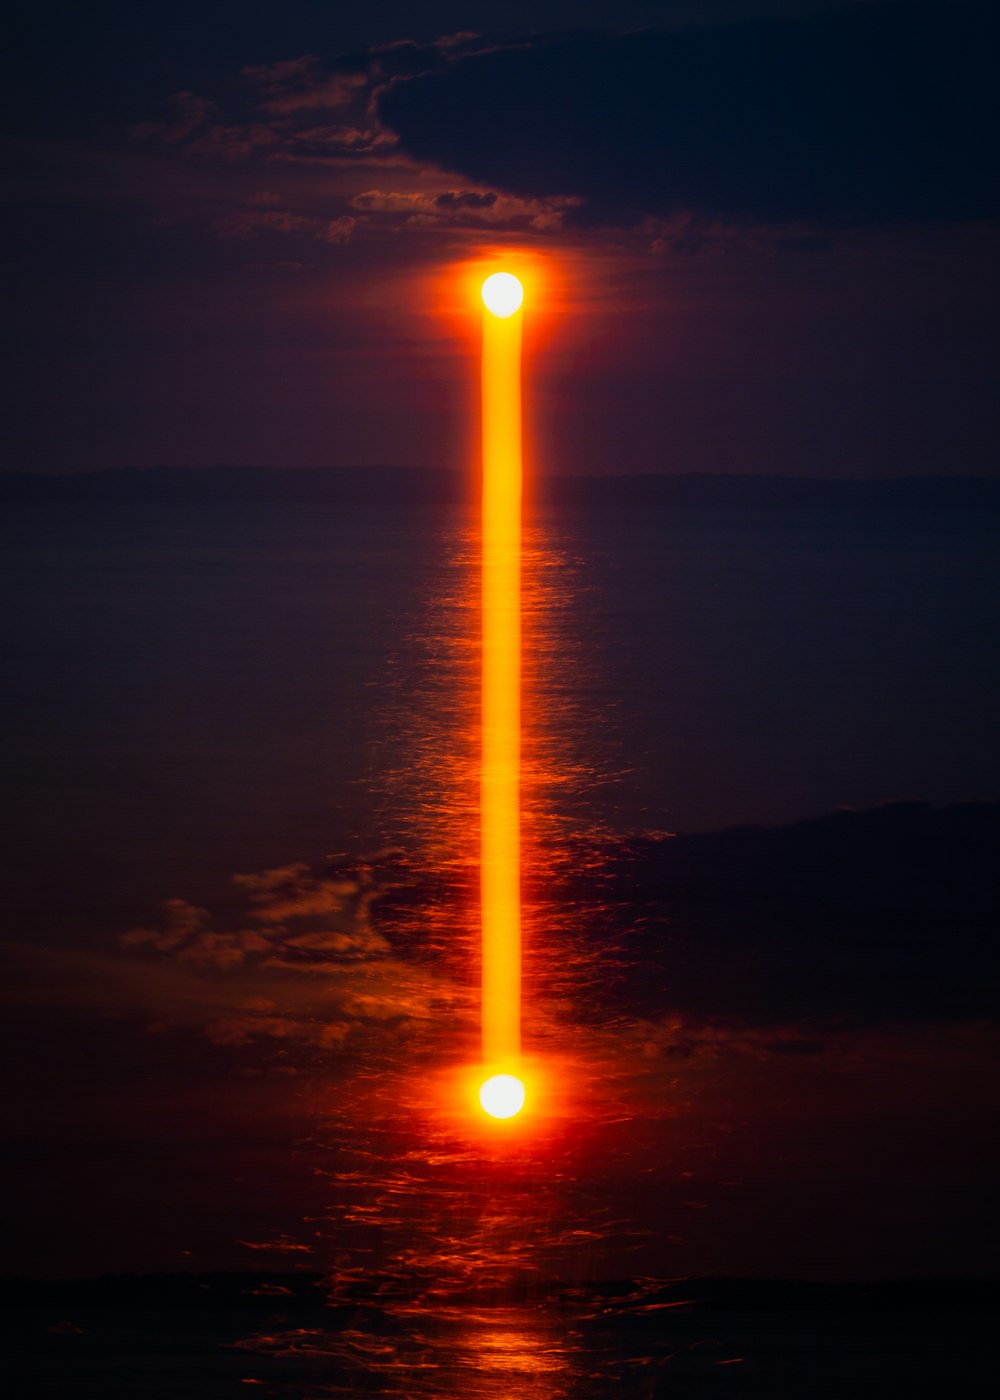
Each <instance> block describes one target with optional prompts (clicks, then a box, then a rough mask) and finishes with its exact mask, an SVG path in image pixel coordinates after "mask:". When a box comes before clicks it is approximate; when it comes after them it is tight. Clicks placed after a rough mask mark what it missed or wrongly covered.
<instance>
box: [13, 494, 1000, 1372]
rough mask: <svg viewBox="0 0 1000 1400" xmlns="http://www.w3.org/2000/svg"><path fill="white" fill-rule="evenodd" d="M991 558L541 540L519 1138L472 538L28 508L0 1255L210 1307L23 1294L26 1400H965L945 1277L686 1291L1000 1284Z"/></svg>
mask: <svg viewBox="0 0 1000 1400" xmlns="http://www.w3.org/2000/svg"><path fill="white" fill-rule="evenodd" d="M998 524H1000V522H998V519H997V518H996V517H995V516H994V515H992V514H989V513H984V514H979V515H976V514H969V513H965V512H961V511H958V510H954V511H945V512H937V513H935V512H930V511H909V512H900V511H894V512H890V511H887V510H881V511H859V510H854V509H848V508H845V509H837V510H830V511H827V512H818V511H815V510H811V511H806V510H799V509H792V508H782V509H772V510H768V511H754V510H734V511H711V512H709V511H705V510H694V509H687V510H685V511H681V512H677V513H676V514H674V515H672V516H656V515H655V514H653V515H651V514H649V513H645V514H643V513H640V512H633V513H628V512H621V513H619V514H617V515H614V516H609V515H607V514H606V513H605V514H602V513H600V512H589V513H588V512H585V511H580V510H577V511H576V512H575V513H570V514H567V515H565V516H563V517H561V518H558V519H556V518H554V517H546V518H543V519H540V520H536V521H534V522H533V523H532V524H531V526H530V528H529V530H528V532H527V538H526V552H525V591H524V605H525V617H526V688H525V725H526V727H525V771H524V817H525V833H524V836H525V845H524V902H525V930H526V954H525V977H526V998H525V1037H526V1047H527V1051H528V1057H529V1067H530V1068H531V1071H532V1076H533V1078H532V1080H531V1088H532V1092H533V1099H532V1107H531V1111H529V1112H526V1114H525V1115H524V1118H523V1121H522V1120H518V1121H517V1123H516V1124H515V1125H514V1126H513V1127H511V1128H508V1129H500V1130H499V1131H498V1130H497V1129H495V1128H492V1127H487V1126H486V1125H484V1124H483V1123H482V1122H481V1121H480V1119H479V1118H477V1117H476V1115H475V1114H474V1113H473V1112H471V1111H470V1107H469V1103H470V1098H469V1096H470V1093H471V1092H472V1088H474V1084H473V1081H472V1079H471V1078H470V1076H471V1075H473V1073H474V1066H475V1060H476V1056H477V1053H478V1052H477V1033H478V1030H477V1027H478V1022H477V1015H478V1008H477V1000H476V978H477V975H478V969H477V965H476V956H477V952H476V944H477V926H476V908H475V880H476V797H477V786H476V781H477V774H476V720H477V711H476V685H477V652H476V635H477V631H476V629H477V593H476V557H477V545H476V535H475V531H474V529H473V528H472V527H471V525H470V522H469V521H468V520H467V519H465V518H463V517H462V516H461V515H460V514H457V513H454V512H445V511H443V510H436V509H431V508H420V509H416V510H413V509H410V510H406V511H404V510H402V509H396V508H394V507H393V506H392V503H388V504H387V506H386V508H385V509H382V510H376V509H375V508H373V507H367V506H365V507H362V506H351V507H343V508H340V507H329V506H303V505H294V506H293V505H288V506H273V505H269V506H253V505H237V504H222V503H214V504H200V505H197V506H190V505H188V506H182V505H171V506H161V505H148V504H147V505H139V504H135V505H128V504H117V505H110V504H88V505H84V504H79V503H65V504H62V505H59V504H56V503H47V504H44V505H43V504H32V503H22V504H20V505H17V506H15V507H14V508H12V509H11V510H10V511H9V513H8V514H7V516H6V518H5V520H4V522H3V524H2V527H0V530H2V538H3V544H4V549H3V568H4V574H3V580H4V591H5V595H6V596H5V609H4V616H5V619H6V620H5V622H4V631H3V652H4V657H5V662H6V666H5V674H6V677H7V679H6V681H5V684H4V690H3V697H2V714H3V729H4V733H5V735H6V738H5V742H4V750H3V764H4V778H5V791H6V794H7V796H6V815H7V817H8V819H9V831H8V834H7V835H6V837H5V846H6V853H7V855H8V857H9V862H8V863H9V870H8V873H7V875H6V877H5V898H4V904H5V914H6V920H5V921H6V929H5V933H4V936H3V938H4V941H3V957H4V963H5V979H4V980H5V986H6V988H7V991H6V992H5V998H6V1002H7V1005H6V1006H5V1019H4V1037H5V1041H4V1052H3V1053H4V1054H5V1056H6V1059H7V1063H8V1064H11V1065H16V1066H17V1073H16V1075H12V1076H11V1081H12V1082H11V1084H10V1090H11V1094H10V1100H11V1103H10V1108H9V1110H8V1122H9V1123H10V1124H11V1127H12V1133H11V1145H10V1151H9V1154H8V1164H9V1165H10V1167H11V1168H12V1173H13V1174H12V1185H11V1187H10V1188H9V1189H8V1200H9V1201H14V1202H16V1209H14V1210H13V1211H12V1213H11V1217H12V1218H11V1221H10V1225H9V1228H8V1231H7V1241H6V1244H7V1251H8V1262H6V1263H5V1264H3V1265H2V1266H0V1269H2V1271H3V1272H4V1273H6V1274H7V1275H19V1276H21V1277H22V1278H32V1277H44V1278H49V1279H53V1278H55V1279H58V1278H66V1277H77V1278H93V1277H94V1276H97V1275H102V1274H122V1273H134V1274H143V1275H145V1274H150V1273H159V1272H164V1273H166V1274H168V1275H172V1276H173V1275H178V1274H182V1275H185V1276H187V1275H190V1276H191V1277H192V1278H194V1279H201V1280H202V1282H201V1283H197V1282H196V1283H193V1284H192V1285H191V1287H193V1288H201V1289H202V1291H203V1292H204V1293H205V1296H206V1298H207V1299H208V1300H209V1301H208V1302H207V1303H206V1306H205V1307H204V1308H199V1306H197V1305H196V1304H193V1303H192V1302H191V1298H190V1297H185V1298H183V1299H181V1300H180V1301H178V1299H176V1298H172V1299H168V1300H167V1301H164V1298H163V1296H161V1294H160V1293H157V1291H156V1288H152V1291H149V1288H147V1292H146V1293H145V1294H143V1293H142V1289H139V1291H138V1293H137V1294H136V1301H134V1303H133V1304H132V1305H131V1307H130V1306H129V1305H128V1302H127V1300H123V1297H122V1294H121V1291H120V1290H121V1287H122V1285H115V1287H116V1288H117V1289H118V1290H119V1291H118V1292H115V1291H114V1289H112V1293H111V1295H109V1296H106V1297H103V1298H102V1297H99V1296H97V1295H94V1294H92V1293H87V1291H86V1289H85V1288H84V1289H83V1291H82V1292H78V1293H76V1294H73V1293H72V1292H71V1293H69V1294H67V1295H65V1297H62V1296H61V1295H46V1296H45V1297H41V1298H40V1297H36V1296H35V1295H31V1296H30V1297H29V1294H30V1290H28V1289H27V1286H25V1291H24V1292H23V1294H21V1295H19V1294H18V1289H17V1287H16V1286H15V1288H14V1290H13V1298H14V1301H15V1303H16V1302H17V1299H18V1297H19V1296H20V1297H21V1298H22V1302H23V1303H24V1308H23V1310H22V1311H21V1313H20V1316H22V1318H23V1319H24V1322H23V1325H21V1326H19V1325H18V1324H17V1323H16V1322H15V1324H14V1330H15V1333H16V1334H17V1337H18V1338H20V1342H21V1344H22V1345H25V1344H26V1346H27V1361H24V1362H23V1363H22V1365H21V1369H20V1371H19V1375H20V1377H21V1379H20V1381H19V1385H20V1386H21V1387H22V1390H23V1393H24V1394H25V1395H28V1394H49V1393H52V1394H64V1393H65V1394H69V1393H78V1394H85V1395H90V1394H93V1395H98V1394H100V1395H107V1396H118V1395H122V1396H124V1395H137V1396H145V1395H149V1396H160V1395H163V1396H167V1395H174V1394H178V1395H179V1394H182V1393H183V1394H186V1395H191V1396H201V1395H205V1396H209V1395H219V1396H223V1395H229V1394H231V1393H232V1394H236V1393H239V1394H243V1393H254V1388H257V1389H259V1390H260V1391H261V1393H265V1394H278V1395H285V1394H287V1395H307V1396H320V1395H327V1394H329V1395H335V1394H381V1395H400V1396H414V1397H417V1396H425V1395H426V1396H440V1397H451V1396H454V1397H459V1396H483V1397H497V1398H498V1400H499V1397H504V1398H505V1400H506V1397H511V1400H514V1397H518V1396H522V1395H523V1396H538V1397H546V1400H547V1397H553V1400H554V1397H562V1396H567V1397H569V1396H580V1397H589V1396H602V1395H605V1394H607V1395H611V1394H615V1395H634V1396H661V1395H663V1396H667V1395H688V1394H690V1395H694V1394H699V1395H707V1396H715V1395H730V1394H731V1395H734V1396H735V1395H753V1396H757V1395H761V1396H763V1395H771V1396H786V1395H787V1396H789V1397H791V1396H800V1395H806V1394H809V1395H820V1396H826V1395H829V1396H831V1397H833V1396H840V1395H844V1394H848V1393H850V1394H875V1393H876V1392H877V1393H880V1394H882V1393H885V1392H886V1391H892V1390H893V1388H894V1387H895V1388H896V1389H898V1390H899V1391H900V1393H907V1394H918V1393H935V1394H937V1393H941V1390H942V1388H944V1389H947V1384H946V1383H947V1379H948V1377H949V1376H950V1377H952V1378H954V1377H956V1376H963V1375H964V1376H966V1377H971V1376H972V1375H973V1374H978V1368H979V1367H980V1364H981V1363H982V1361H983V1354H982V1351H981V1349H980V1343H979V1340H978V1339H980V1338H981V1336H982V1319H983V1317H984V1316H985V1314H984V1313H982V1308H983V1307H984V1301H983V1298H982V1296H981V1295H980V1294H978V1293H976V1294H974V1296H971V1295H968V1294H962V1292H961V1290H960V1289H959V1288H958V1285H957V1284H954V1285H942V1287H943V1288H944V1292H943V1293H941V1292H939V1293H936V1294H933V1295H932V1296H930V1300H928V1296H925V1295H920V1296H919V1297H917V1298H914V1297H911V1296H909V1295H899V1294H891V1295H887V1296H885V1297H880V1298H876V1299H875V1300H874V1301H872V1299H871V1297H868V1298H867V1301H865V1302H864V1303H863V1304H862V1303H859V1301H858V1297H857V1296H856V1295H854V1294H852V1295H850V1296H849V1297H848V1295H846V1294H845V1295H837V1296H836V1297H825V1296H822V1297H817V1296H816V1295H808V1297H807V1295H806V1294H805V1293H803V1292H801V1291H800V1292H799V1293H797V1294H796V1293H794V1290H793V1292H792V1293H791V1294H789V1295H787V1296H786V1295H778V1296H775V1295H774V1294H766V1293H764V1294H762V1293H761V1292H760V1291H759V1290H758V1291H756V1292H755V1291H754V1289H753V1287H752V1286H751V1285H749V1284H744V1285H743V1287H744V1291H743V1292H742V1293H740V1292H737V1293H731V1294H728V1295H720V1294H719V1293H718V1291H717V1290H718V1287H719V1286H720V1285H718V1283H717V1282H716V1283H712V1282H711V1281H712V1280H716V1281H717V1280H719V1279H724V1278H726V1277H735V1278H737V1279H739V1280H744V1281H745V1280H753V1279H762V1278H763V1279H767V1278H770V1279H776V1278H786V1279H791V1280H798V1281H810V1280H811V1281H819V1280H827V1279H834V1280H843V1281H851V1283H852V1287H854V1286H862V1285H867V1286H872V1284H873V1282H874V1281H878V1280H885V1279H893V1278H899V1279H920V1278H943V1279H945V1280H949V1279H950V1280H955V1279H957V1278H961V1277H963V1276H966V1277H972V1278H979V1279H981V1278H984V1277H987V1276H989V1275H990V1274H992V1273H994V1272H995V1271H996V1253H995V1249H996V1242H997V1221H996V1212H995V1207H994V1205H993V1195H994V1192H993V1187H992V1182H993V1180H994V1176H993V1173H994V1170H995V1165H994V1164H995V1140H994V1137H993V1134H992V1129H991V1126H990V1113H989V1103H990V1089H989V1082H990V1075H991V1073H992V1071H993V1067H994V1066H995V1063H996V1039H997V1037H996V1029H995V1022H994V1021H993V1019H992V1009H991V1008H992V1007H993V1006H995V1002H993V1001H991V999H990V998H991V991H990V989H991V987H993V986H994V985H995V982H994V981H993V980H991V979H995V957H994V955H993V953H992V946H993V944H992V933H991V929H992V928H993V927H994V925H993V922H992V917H993V916H995V882H994V881H993V879H992V877H991V875H990V871H991V870H992V869H993V867H994V863H995V850H996V835H997V830H998V808H997V806H996V802H997V799H998V798H1000V774H998V751H997V745H996V735H995V716H996V714H997V713H998V711H1000V703H998V702H1000V666H998V662H997V653H996V647H995V639H996V634H997V621H998V616H997V615H998V611H1000V587H998V584H1000V555H998V551H997V536H998V533H1000V531H998ZM991 901H992V902H991ZM470 1086H472V1087H471V1088H470ZM257 1266H259V1274H258V1275H255V1274H254V1273H253V1268H255V1267H257ZM248 1270H249V1271H250V1272H249V1273H248V1272H247V1271H248ZM281 1270H284V1271H288V1276H287V1277H286V1276H285V1274H280V1271H281ZM207 1271H221V1272H217V1273H216V1274H213V1278H214V1279H215V1281H214V1282H212V1281H206V1279H207ZM279 1274H280V1276H279ZM220 1277H221V1278H222V1282H219V1281H218V1280H219V1278H220ZM255 1278H256V1280H257V1281H256V1283H255V1282H254V1279H255ZM296 1278H298V1279H299V1281H300V1282H299V1284H296V1282H295V1280H296ZM226 1280H228V1282H226ZM234 1280H235V1282H234ZM799 1286H800V1288H801V1287H802V1285H801V1284H800V1285H799ZM948 1287H952V1288H953V1289H955V1290H957V1292H953V1293H949V1292H948ZM713 1288H714V1289H715V1290H716V1291H715V1292H713V1291H712V1290H713ZM282 1290H284V1291H282ZM303 1290H305V1293H306V1294H307V1295H308V1296H302V1294H303ZM167 1292H168V1293H169V1289H167ZM140 1295H141V1299H140ZM142 1299H144V1301H142ZM956 1299H958V1305H956V1306H952V1304H955V1301H956ZM804 1300H805V1301H804ZM29 1302H30V1304H31V1305H30V1306H28V1303H29ZM928 1312H931V1313H933V1314H934V1315H935V1321H934V1327H933V1329H932V1336H933V1340H932V1341H928V1333H927V1329H926V1328H925V1324H924V1322H923V1321H922V1318H923V1317H924V1316H925V1315H926V1314H927V1313H928ZM945 1313H946V1314H947V1315H946V1316H945ZM921 1348H923V1349H924V1350H925V1351H926V1350H927V1349H928V1348H930V1349H931V1350H932V1351H934V1356H933V1358H932V1359H931V1360H928V1359H927V1358H926V1357H924V1359H921ZM942 1348H943V1349H944V1350H945V1351H946V1353H947V1355H946V1356H942ZM43 1353H44V1355H45V1360H44V1363H43V1362H42V1361H41V1360H40V1359H39V1358H40V1357H41V1355H42V1354H43ZM931 1376H933V1377H934V1380H933V1384H931V1383H930V1381H929V1377H931ZM925 1383H926V1384H927V1386H928V1388H927V1389H926V1390H921V1389H919V1387H920V1386H921V1385H923V1384H925ZM46 1387H48V1389H46ZM963 1393H964V1392H963Z"/></svg>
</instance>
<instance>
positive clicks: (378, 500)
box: [0, 466, 1000, 510]
mask: <svg viewBox="0 0 1000 1400" xmlns="http://www.w3.org/2000/svg"><path fill="white" fill-rule="evenodd" d="M470 484H471V482H470V476H469V475H468V474H466V473H462V472H456V471H447V470H444V469H440V468H434V467H391V466H370V467H258V466H216V467H144V468H136V467H128V468H116V469H113V470H107V471H99V472H74V473H61V474H51V473H39V472H22V471H9V472H0V501H5V502H10V501H151V502H168V501H177V502H206V501H233V502H236V501H248V502H251V501H261V502H280V501H288V502H297V501H302V502H332V503H338V504H368V503H370V504H372V505H382V504H387V503H388V504H390V505H445V504H449V503H457V502H460V501H463V500H467V499H468V498H469V494H470ZM537 493H538V498H539V500H540V501H541V503H542V504H548V505H558V506H580V507H595V508H599V509H601V510H606V509H608V508H619V509H629V508H643V509H644V508H648V507H656V506H664V507H682V506H701V507H731V508H750V509H760V508H770V507H784V506H795V507H836V506H845V507H865V508H877V509H896V508H912V507H918V508H919V507H926V508H931V509H940V508H943V507H958V508H966V509H974V510H981V509H985V508H997V507H1000V477H979V476H908V477H879V478H871V479H867V480H836V479H832V478H809V477H789V476H739V475H734V474H719V475H704V474H700V473H685V474H677V475H675V474H667V473H663V474H648V475H632V476H560V477H548V478H543V479H541V480H539V482H538V483H537Z"/></svg>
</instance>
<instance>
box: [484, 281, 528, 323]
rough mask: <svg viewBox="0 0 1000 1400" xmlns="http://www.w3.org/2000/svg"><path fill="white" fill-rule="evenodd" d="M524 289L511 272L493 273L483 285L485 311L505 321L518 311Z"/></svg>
mask: <svg viewBox="0 0 1000 1400" xmlns="http://www.w3.org/2000/svg"><path fill="white" fill-rule="evenodd" d="M523 300H524V288H523V287H522V286H521V283H520V282H519V281H518V279H517V278H516V277H515V276H514V274H513V273H512V272H494V273H493V275H492V276H491V277H487V279H486V281H485V282H484V283H483V301H484V302H485V304H486V309H487V311H492V312H493V315H494V316H499V317H500V318H501V319H502V320H506V319H507V317H508V316H513V314H514V312H515V311H518V310H519V309H520V306H521V303H522V301H523Z"/></svg>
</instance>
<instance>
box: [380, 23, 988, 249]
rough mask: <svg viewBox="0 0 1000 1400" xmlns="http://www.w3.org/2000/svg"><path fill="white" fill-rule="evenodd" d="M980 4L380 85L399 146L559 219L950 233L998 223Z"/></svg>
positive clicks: (644, 35)
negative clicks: (909, 223)
mask: <svg viewBox="0 0 1000 1400" xmlns="http://www.w3.org/2000/svg"><path fill="white" fill-rule="evenodd" d="M997 31H998V21H997V11H996V7H995V6H994V5H993V4H991V3H970V4H959V5H951V6H945V5H941V4H939V3H938V4H925V3H916V4H914V3H906V4H889V5H855V6H852V7H851V8H849V9H844V10H837V11H833V12H830V13H823V14H819V15H812V16H808V17H806V18H802V19H798V20H795V21H793V22H782V21H772V20H755V21H752V22H750V23H745V24H739V25H730V26H725V27H718V28H706V29H701V30H689V31H685V32H683V33H669V34H668V33H655V32H640V33H635V34H626V35H621V36H606V35H604V36H599V37H595V36H593V35H581V36H572V37H562V36H558V37H539V38H532V39H526V40H525V41H524V42H522V43H519V44H512V45H510V46H504V47H500V48H497V49H495V50H493V51H488V52H484V53H476V54H473V55H471V56H468V57H464V58H461V59H459V61H457V62H455V63H453V64H451V65H450V66H448V67H446V68H443V69H440V70H438V71H432V72H427V73H423V74H421V75H419V76H417V77H414V78H410V79H400V80H397V81H396V82H395V83H394V84H392V85H391V86H390V87H389V88H388V89H387V91H386V92H385V93H384V94H383V96H382V98H381V101H380V103H379V112H380V115H381V117H382V120H383V121H384V122H385V123H386V124H387V125H388V126H389V127H390V128H391V129H392V130H393V131H395V132H396V133H397V134H398V136H399V138H400V141H401V143H402V146H403V149H404V150H405V151H407V152H408V153H409V154H410V155H412V156H414V157H415V158H417V159H418V160H426V161H433V162H435V163H437V164H439V165H442V166H445V167H447V168H448V169H450V170H453V171H456V172H458V173H460V174H461V175H463V176H465V177H466V178H469V179H473V180H477V181H482V182H484V183H491V184H494V185H496V186H498V187H500V188H502V189H504V190H507V191H511V192H515V193H517V194H519V195H522V196H530V197H534V198H544V197H550V196H554V195H570V196H577V197H580V198H582V199H583V200H584V201H585V203H584V205H583V206H582V208H581V209H580V210H579V211H578V213H577V214H576V216H575V217H576V218H578V219H580V220H582V221H585V222H588V221H589V222H595V223H611V224H614V223H628V222H632V221H635V220H639V219H641V218H642V217H643V216H648V215H653V216H659V217H664V216H667V217H669V216H671V215H675V214H681V213H690V214H694V215H697V216H704V217H707V218H718V219H723V220H727V221H728V220H734V221H744V220H749V221H762V222H785V221H795V220H815V221H834V222H836V221H848V222H849V221H860V222H869V221H881V220H890V219H897V218H902V219H917V220H926V219H942V218H944V219H951V218H957V219H967V218H981V217H986V216H991V215H995V214H996V213H997V212H998V211H1000V183H998V179H997V175H996V163H995V152H996V145H997V138H998V99H997V90H996V83H995V55H996V39H997Z"/></svg>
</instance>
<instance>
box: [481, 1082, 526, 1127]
mask: <svg viewBox="0 0 1000 1400" xmlns="http://www.w3.org/2000/svg"><path fill="white" fill-rule="evenodd" d="M479 1102H480V1104H482V1107H483V1111H484V1112H485V1113H488V1114H489V1115H490V1117H491V1118H513V1117H514V1116H515V1115H516V1114H518V1113H520V1112H521V1109H522V1108H523V1107H524V1085H523V1083H522V1082H521V1080H520V1079H517V1078H516V1077H515V1076H514V1075H513V1074H494V1075H493V1077H492V1078H491V1079H487V1080H486V1082H485V1084H483V1085H481V1087H480V1090H479Z"/></svg>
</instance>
